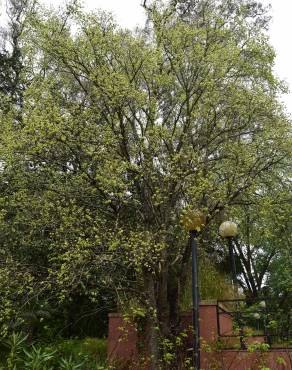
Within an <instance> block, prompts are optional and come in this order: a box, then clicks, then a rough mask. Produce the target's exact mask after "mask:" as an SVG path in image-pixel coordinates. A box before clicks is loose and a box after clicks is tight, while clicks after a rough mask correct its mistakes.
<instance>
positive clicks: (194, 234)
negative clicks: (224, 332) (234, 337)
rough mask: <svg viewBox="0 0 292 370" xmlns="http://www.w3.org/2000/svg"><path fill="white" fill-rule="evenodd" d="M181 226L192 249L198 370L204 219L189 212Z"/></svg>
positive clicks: (195, 213)
mask: <svg viewBox="0 0 292 370" xmlns="http://www.w3.org/2000/svg"><path fill="white" fill-rule="evenodd" d="M182 222H183V225H184V227H185V229H186V230H188V231H189V233H190V245H191V249H192V299H193V310H192V311H193V312H192V313H193V330H194V342H193V351H194V352H193V362H194V368H195V369H196V370H200V322H199V309H200V294H199V278H198V241H197V238H198V235H199V233H200V231H201V229H202V227H204V226H205V224H206V217H205V216H204V214H203V213H202V212H200V211H198V210H195V211H189V212H187V213H186V214H185V215H184V217H183V220H182Z"/></svg>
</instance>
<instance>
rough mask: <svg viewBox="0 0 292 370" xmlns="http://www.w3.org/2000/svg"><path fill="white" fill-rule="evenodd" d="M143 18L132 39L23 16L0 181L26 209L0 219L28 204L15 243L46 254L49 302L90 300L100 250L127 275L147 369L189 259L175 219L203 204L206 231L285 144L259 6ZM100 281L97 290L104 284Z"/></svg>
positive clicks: (173, 321)
mask: <svg viewBox="0 0 292 370" xmlns="http://www.w3.org/2000/svg"><path fill="white" fill-rule="evenodd" d="M145 8H146V11H147V14H148V22H147V26H146V27H145V29H141V30H137V31H136V32H130V31H128V30H122V29H119V28H118V27H117V25H116V24H115V23H114V22H113V20H112V18H111V17H110V16H108V15H106V14H98V15H95V14H90V15H89V14H85V13H83V12H82V11H81V10H80V9H79V8H78V7H76V6H75V4H74V6H72V7H69V8H67V10H66V11H65V12H64V13H63V14H57V13H51V14H48V13H47V14H38V16H37V17H35V18H34V19H33V20H32V23H31V28H30V30H29V31H28V32H27V33H26V35H25V36H26V39H24V42H26V45H27V46H28V45H29V47H27V48H26V50H27V61H28V63H30V64H29V67H30V73H31V83H30V86H29V87H28V89H27V91H26V92H25V95H24V98H23V99H24V103H23V108H22V113H23V127H21V128H20V127H19V128H17V129H16V130H15V129H13V122H12V120H11V117H10V116H9V115H7V114H6V115H4V116H3V117H2V118H1V120H2V121H3V122H4V124H5V125H6V131H5V138H4V139H5V140H6V147H5V149H3V152H4V153H5V163H6V166H5V174H3V176H4V175H5V176H8V174H9V176H10V177H9V179H7V180H6V184H8V187H9V185H11V184H13V183H14V184H17V186H16V187H12V188H11V193H12V194H11V193H9V192H8V194H7V198H5V200H6V201H7V203H5V204H6V205H7V204H8V206H7V207H10V205H11V201H12V200H13V201H14V202H16V204H24V205H25V206H24V207H22V208H21V209H20V210H19V209H14V211H15V212H14V213H13V212H12V213H9V214H8V216H9V217H8V216H7V215H6V214H4V215H3V223H6V222H8V220H9V222H11V223H12V224H13V225H15V223H16V224H17V225H18V226H19V225H23V224H22V222H23V221H24V220H27V218H30V216H28V214H32V210H31V207H32V208H34V210H35V211H34V215H35V219H34V222H33V223H32V225H26V226H28V227H27V229H25V233H24V234H21V235H26V231H27V232H28V235H29V237H28V238H27V240H26V241H25V242H24V243H23V242H22V243H21V246H24V247H25V249H28V248H29V247H30V244H31V242H30V241H31V240H34V241H37V243H36V244H34V249H33V250H31V253H32V252H33V251H35V252H37V255H38V256H42V258H44V260H45V264H46V266H49V268H48V272H49V276H50V277H52V278H53V281H54V284H58V286H59V287H60V292H61V293H62V294H61V299H65V297H66V295H68V294H70V292H71V291H72V290H74V289H75V288H76V285H78V286H79V287H80V286H81V287H82V284H83V286H84V283H86V284H89V286H90V289H91V291H92V290H93V289H94V287H93V286H92V285H91V284H90V282H91V280H90V279H91V277H92V276H94V275H95V274H96V269H98V268H102V267H104V265H105V264H104V263H99V262H104V261H103V257H102V256H104V255H105V253H110V254H111V256H114V259H115V261H116V264H113V265H112V266H122V268H126V271H127V272H126V273H125V274H122V275H123V277H121V280H120V284H118V289H117V293H118V296H119V297H120V296H121V294H120V291H121V289H124V291H126V294H127V295H131V296H134V297H135V298H136V299H137V300H138V302H139V304H140V305H144V309H145V320H146V321H147V325H148V338H147V339H148V344H149V351H150V352H149V353H150V354H151V355H152V357H151V362H152V368H153V369H157V368H158V366H159V364H161V359H162V357H163V356H162V352H161V347H160V337H168V338H171V337H172V335H176V334H177V332H178V330H179V311H180V300H181V295H182V293H183V288H184V282H185V280H186V272H187V271H188V269H187V266H188V264H189V260H190V252H191V251H190V246H189V244H188V242H187V237H188V236H187V234H186V233H185V232H184V230H183V229H182V228H181V226H180V218H181V214H182V211H183V210H184V209H185V208H186V207H187V208H200V209H201V210H202V211H203V212H205V214H206V215H207V220H208V224H209V225H211V223H212V221H213V220H214V219H215V218H216V217H217V216H218V215H220V213H222V212H223V211H224V209H226V208H228V207H231V206H235V205H238V204H240V202H241V200H242V195H243V194H244V193H245V192H247V191H252V190H255V189H257V188H258V186H259V184H260V183H261V179H262V177H263V176H264V174H265V173H267V172H272V171H276V170H279V168H281V166H282V165H283V163H284V162H285V160H286V159H287V156H289V155H290V154H291V149H290V147H289V144H291V138H290V137H289V131H288V130H289V124H288V122H287V119H286V117H285V115H284V114H283V110H282V107H281V105H280V104H279V103H278V102H277V95H278V94H279V92H280V91H281V89H282V85H281V83H280V82H279V81H278V80H277V79H276V78H275V77H274V75H273V72H272V67H273V61H274V51H273V49H272V48H271V46H270V45H269V43H268V39H267V36H266V34H265V33H264V32H263V31H262V29H263V27H265V26H266V22H267V19H266V16H265V12H264V10H263V9H262V7H261V6H259V5H257V4H256V3H255V2H254V1H240V0H234V1H197V2H192V1H189V2H179V1H176V2H173V1H172V2H170V3H169V4H162V3H159V2H156V3H152V4H147V2H146V3H145ZM25 40H26V41H25ZM17 196H18V197H19V198H17ZM15 199H17V201H16V200H15ZM17 202H20V203H17ZM29 207H30V210H29V211H28V213H27V214H26V215H25V212H26V211H27V210H28V209H29ZM20 216H23V217H24V218H21V217H20ZM19 217H20V218H19ZM19 220H20V221H21V222H19ZM30 220H31V219H30ZM18 230H19V231H20V230H21V229H18ZM30 232H32V234H31V233H30ZM34 232H35V233H34ZM22 237H23V236H22ZM44 240H45V243H46V248H43V246H44ZM13 243H14V245H15V243H16V244H17V243H18V238H17V241H14V242H13ZM13 243H12V245H13ZM7 248H8V249H9V248H11V245H9V246H8V245H7ZM102 253H103V254H102ZM26 258H28V255H26ZM116 270H117V271H118V270H119V268H118V267H117V268H116ZM102 271H104V284H108V285H109V284H110V281H111V279H112V277H113V276H111V275H110V274H108V273H107V274H106V269H103V270H102ZM122 271H123V270H122ZM112 275H113V274H112ZM92 281H93V282H97V280H92ZM99 281H100V282H102V278H101V279H100V280H99ZM131 282H132V283H131ZM86 284H85V285H86ZM171 366H172V368H175V366H176V365H175V363H173V364H171Z"/></svg>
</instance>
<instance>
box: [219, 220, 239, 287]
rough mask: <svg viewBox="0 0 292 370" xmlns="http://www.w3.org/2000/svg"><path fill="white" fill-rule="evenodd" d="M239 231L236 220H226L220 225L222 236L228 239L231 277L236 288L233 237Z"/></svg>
mask: <svg viewBox="0 0 292 370" xmlns="http://www.w3.org/2000/svg"><path fill="white" fill-rule="evenodd" d="M237 233H238V231H237V225H236V223H235V222H232V221H225V222H223V223H222V224H221V225H220V227H219V234H220V236H222V238H226V239H227V244H228V252H229V266H230V271H231V278H232V282H233V287H234V290H236V285H237V278H236V266H235V258H234V250H233V244H232V238H234V237H235V236H236V235H237Z"/></svg>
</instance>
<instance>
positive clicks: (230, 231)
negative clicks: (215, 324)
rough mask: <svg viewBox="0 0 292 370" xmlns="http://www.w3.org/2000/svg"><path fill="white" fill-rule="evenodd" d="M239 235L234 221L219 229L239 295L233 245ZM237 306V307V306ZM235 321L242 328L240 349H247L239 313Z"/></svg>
mask: <svg viewBox="0 0 292 370" xmlns="http://www.w3.org/2000/svg"><path fill="white" fill-rule="evenodd" d="M237 233H238V230H237V225H236V223H235V222H232V221H225V222H223V223H222V224H221V225H220V227H219V234H220V236H222V238H226V239H227V244H228V252H229V266H230V271H231V279H232V283H233V289H234V293H238V291H237V277H236V265H235V258H234V249H233V244H232V238H234V237H235V236H236V235H237ZM236 306H237V305H236ZM235 319H236V320H237V321H238V323H239V326H240V337H239V340H240V348H241V349H246V345H245V343H244V340H243V326H242V323H241V320H240V316H239V312H237V311H236V313H235Z"/></svg>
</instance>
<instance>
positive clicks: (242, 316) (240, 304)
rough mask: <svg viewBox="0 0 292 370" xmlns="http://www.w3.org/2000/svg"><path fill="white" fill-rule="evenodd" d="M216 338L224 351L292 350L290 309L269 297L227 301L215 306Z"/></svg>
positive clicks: (291, 315) (291, 314)
mask: <svg viewBox="0 0 292 370" xmlns="http://www.w3.org/2000/svg"><path fill="white" fill-rule="evenodd" d="M217 328H218V336H219V338H220V340H221V341H222V342H223V345H224V347H225V348H240V349H247V348H248V346H249V345H251V344H255V343H259V344H268V345H269V346H268V348H292V309H291V307H287V308H285V309H281V308H280V307H278V306H277V304H276V303H275V301H273V300H271V299H269V298H260V299H253V300H246V299H229V300H220V301H218V303H217Z"/></svg>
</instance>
